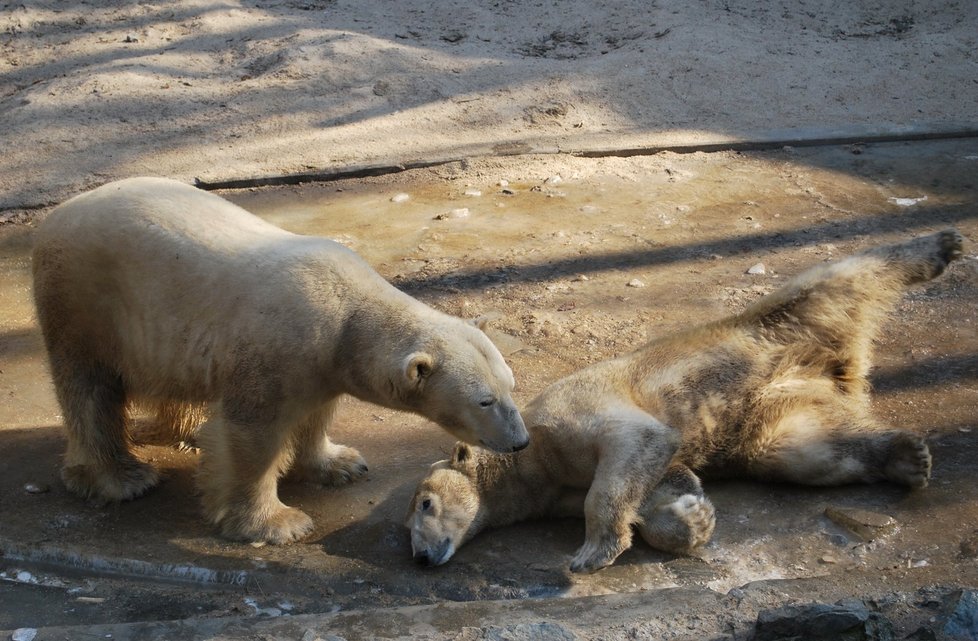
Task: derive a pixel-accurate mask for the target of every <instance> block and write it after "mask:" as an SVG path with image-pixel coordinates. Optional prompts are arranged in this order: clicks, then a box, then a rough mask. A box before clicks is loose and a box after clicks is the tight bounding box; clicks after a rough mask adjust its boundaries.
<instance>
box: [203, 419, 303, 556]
mask: <svg viewBox="0 0 978 641" xmlns="http://www.w3.org/2000/svg"><path fill="white" fill-rule="evenodd" d="M281 427H282V426H280V425H276V424H270V425H255V424H250V425H244V424H239V423H234V422H232V421H231V420H229V419H228V417H227V413H226V412H225V413H224V415H223V416H220V417H214V418H212V419H211V420H210V421H208V422H207V423H205V424H204V425H203V426H202V427H201V430H200V433H199V438H198V443H199V445H200V449H201V458H200V466H199V468H198V472H197V483H198V486H199V488H200V490H201V495H202V497H201V498H202V502H203V506H204V513H205V515H206V516H207V518H208V519H210V520H211V522H213V523H215V524H217V525H219V526H220V528H221V533H222V534H223V535H224V536H225V537H227V538H230V539H233V540H236V541H248V542H253V543H265V542H268V543H275V544H285V543H291V542H293V541H296V540H299V539H301V538H302V537H304V536H306V535H307V534H309V532H311V531H312V528H313V522H312V519H311V518H309V516H308V515H307V514H305V513H304V512H302V511H301V510H298V509H296V508H293V507H289V506H287V505H285V504H284V503H282V502H281V501H280V500H279V498H278V478H279V476H280V475H281V474H282V473H283V472H284V470H285V469H286V468H287V467H288V464H289V462H290V461H289V456H290V452H289V449H288V447H287V443H286V440H287V438H288V429H280V428H281Z"/></svg>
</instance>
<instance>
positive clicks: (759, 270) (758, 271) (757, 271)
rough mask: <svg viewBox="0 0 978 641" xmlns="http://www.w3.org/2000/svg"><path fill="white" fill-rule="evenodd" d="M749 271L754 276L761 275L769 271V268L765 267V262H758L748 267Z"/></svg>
mask: <svg viewBox="0 0 978 641" xmlns="http://www.w3.org/2000/svg"><path fill="white" fill-rule="evenodd" d="M747 273H748V274H752V275H754V276H761V275H763V274H766V273H767V269H766V268H765V267H764V263H757V264H756V265H753V266H752V267H751V268H750V269H748V270H747Z"/></svg>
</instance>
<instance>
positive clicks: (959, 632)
mask: <svg viewBox="0 0 978 641" xmlns="http://www.w3.org/2000/svg"><path fill="white" fill-rule="evenodd" d="M944 633H945V634H947V635H948V636H950V637H953V638H955V639H967V640H969V641H978V592H976V591H974V590H962V591H961V592H959V593H958V596H957V603H956V604H955V607H954V611H953V612H951V616H950V617H948V620H947V623H945V624H944Z"/></svg>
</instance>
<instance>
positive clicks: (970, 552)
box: [961, 530, 978, 559]
mask: <svg viewBox="0 0 978 641" xmlns="http://www.w3.org/2000/svg"><path fill="white" fill-rule="evenodd" d="M961 556H963V557H964V558H966V559H978V530H975V531H974V532H972V533H971V536H969V537H967V538H966V539H965V540H963V541H961Z"/></svg>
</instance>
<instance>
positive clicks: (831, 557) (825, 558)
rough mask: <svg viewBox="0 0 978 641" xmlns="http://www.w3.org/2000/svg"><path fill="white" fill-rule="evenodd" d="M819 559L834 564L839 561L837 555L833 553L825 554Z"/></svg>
mask: <svg viewBox="0 0 978 641" xmlns="http://www.w3.org/2000/svg"><path fill="white" fill-rule="evenodd" d="M819 561H820V562H821V563H825V564H827V565H833V564H835V563H838V562H839V559H838V558H836V557H835V555H833V554H823V555H822V558H820V559H819Z"/></svg>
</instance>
